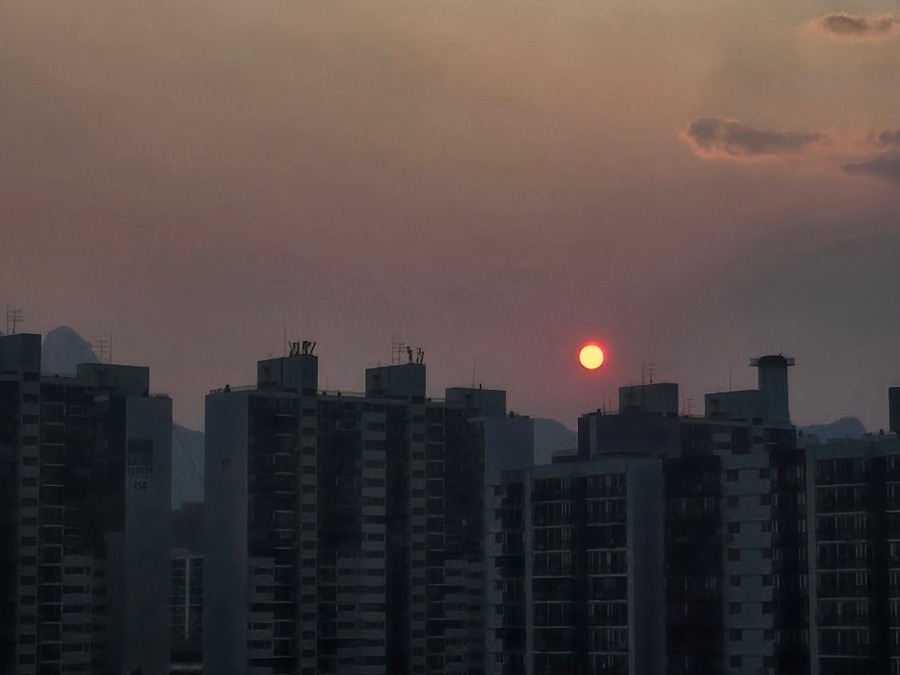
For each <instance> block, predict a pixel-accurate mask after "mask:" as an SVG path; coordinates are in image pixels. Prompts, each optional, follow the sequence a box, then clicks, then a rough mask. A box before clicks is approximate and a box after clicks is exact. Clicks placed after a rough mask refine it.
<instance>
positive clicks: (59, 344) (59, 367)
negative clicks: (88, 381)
mask: <svg viewBox="0 0 900 675" xmlns="http://www.w3.org/2000/svg"><path fill="white" fill-rule="evenodd" d="M98 361H99V359H98V358H97V355H96V354H95V353H94V348H93V347H91V343H90V342H88V341H87V340H85V339H84V338H83V337H81V336H80V335H79V334H78V333H76V332H75V331H74V330H72V329H71V328H69V327H68V326H60V327H59V328H54V329H53V330H51V331H50V332H49V333H47V335H45V336H44V344H43V346H42V347H41V372H42V373H45V374H48V375H74V374H75V367H76V366H77V365H78V364H79V363H97V362H98Z"/></svg>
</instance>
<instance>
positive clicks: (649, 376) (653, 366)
mask: <svg viewBox="0 0 900 675" xmlns="http://www.w3.org/2000/svg"><path fill="white" fill-rule="evenodd" d="M655 372H656V364H655V363H653V361H651V362H650V363H648V364H647V379H649V380H650V384H653V373H655Z"/></svg>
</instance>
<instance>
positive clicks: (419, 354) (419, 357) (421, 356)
mask: <svg viewBox="0 0 900 675" xmlns="http://www.w3.org/2000/svg"><path fill="white" fill-rule="evenodd" d="M424 361H425V350H424V349H422V348H421V347H416V363H417V364H418V365H422V363H423V362H424Z"/></svg>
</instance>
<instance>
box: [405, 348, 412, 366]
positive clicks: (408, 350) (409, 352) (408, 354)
mask: <svg viewBox="0 0 900 675" xmlns="http://www.w3.org/2000/svg"><path fill="white" fill-rule="evenodd" d="M406 362H407V363H412V362H413V351H412V347H407V348H406Z"/></svg>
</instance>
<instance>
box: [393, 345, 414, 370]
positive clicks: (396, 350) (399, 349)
mask: <svg viewBox="0 0 900 675" xmlns="http://www.w3.org/2000/svg"><path fill="white" fill-rule="evenodd" d="M406 350H407V347H406V343H405V342H394V341H391V365H392V366H399V365H400V364H401V363H402V361H403V352H405V351H406ZM410 361H412V359H410Z"/></svg>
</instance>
